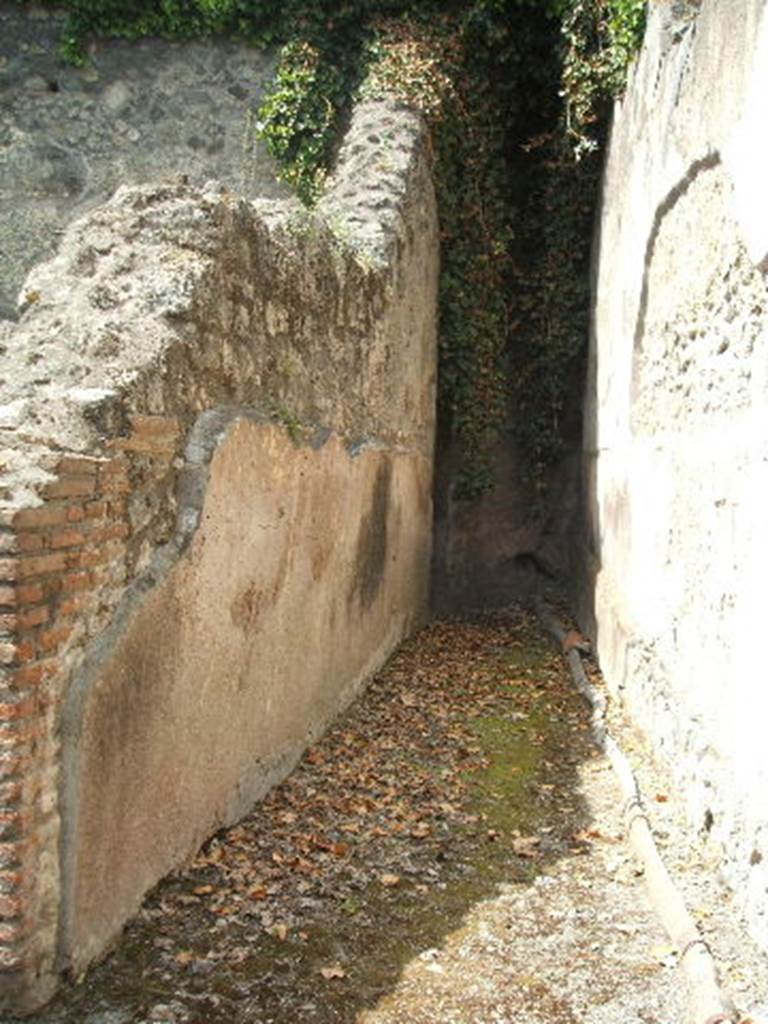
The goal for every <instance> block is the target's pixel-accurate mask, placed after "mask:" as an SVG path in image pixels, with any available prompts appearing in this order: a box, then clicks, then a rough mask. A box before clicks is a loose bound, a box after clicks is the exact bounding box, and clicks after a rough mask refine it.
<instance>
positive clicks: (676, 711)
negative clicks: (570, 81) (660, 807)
mask: <svg viewBox="0 0 768 1024" xmlns="http://www.w3.org/2000/svg"><path fill="white" fill-rule="evenodd" d="M649 17H650V24H649V28H648V33H647V37H646V41H645V45H644V48H643V51H642V55H641V57H640V60H639V63H638V65H637V66H636V68H635V70H634V73H633V75H632V78H631V82H630V86H629V89H628V91H627V94H626V97H625V99H624V100H623V102H621V103H620V104H618V106H617V108H616V111H615V119H614V124H613V130H612V135H611V143H610V151H609V157H608V162H607V167H606V171H605V179H604V184H603V197H602V212H601V216H600V222H599V238H598V243H599V248H598V251H597V254H596V264H595V275H596V280H595V284H596V304H595V313H594V336H593V341H592V352H591V364H590V385H589V388H588V401H587V418H586V435H587V453H586V454H587V459H586V483H587V494H588V499H589V505H590V508H589V513H590V520H591V523H590V531H591V535H590V537H589V538H588V546H589V549H590V554H589V563H590V565H589V576H590V579H591V582H592V584H593V590H592V594H591V597H593V600H592V601H591V606H590V607H585V614H586V617H587V618H590V617H591V618H592V619H593V622H594V623H596V628H597V637H598V649H599V657H600V663H601V666H602V669H603V671H604V673H605V677H606V680H607V683H608V685H609V686H610V688H611V689H612V691H613V692H614V693H615V694H617V695H620V696H621V698H622V699H623V701H624V702H625V703H626V705H627V706H628V708H629V710H630V711H631V713H632V715H633V717H634V719H635V720H636V721H637V722H638V723H639V725H640V726H641V727H642V729H643V730H644V732H645V733H646V734H647V736H648V737H649V738H650V739H651V741H652V744H653V746H654V748H655V750H656V751H657V753H658V755H659V756H660V757H662V758H663V759H665V760H666V761H667V762H668V763H669V764H670V765H671V767H672V769H673V771H674V774H675V777H676V779H677V782H678V784H679V792H680V795H681V798H682V799H683V800H684V801H685V804H686V807H687V810H688V813H689V818H690V823H691V828H692V830H695V831H697V832H698V833H699V834H700V836H701V840H702V843H703V844H705V846H707V847H708V848H709V854H708V855H709V856H712V857H714V858H716V859H717V860H718V861H719V864H720V869H721V871H722V872H723V874H724V875H725V877H726V878H727V879H728V880H729V881H730V883H731V885H732V886H733V888H734V890H735V898H736V903H737V905H738V907H739V909H740V910H741V912H742V913H743V914H744V915H745V916H746V918H747V919H748V921H749V924H750V927H751V929H752V931H753V933H754V935H755V937H756V938H757V939H758V941H759V942H761V943H762V945H763V946H765V947H767V948H768V763H767V762H766V759H765V755H764V750H765V736H764V733H765V722H766V720H768V697H767V696H766V687H765V669H764V667H763V662H764V659H763V655H762V653H761V650H760V648H759V645H758V643H757V641H758V640H759V638H760V636H761V619H762V617H763V608H764V605H765V598H764V591H765V585H766V579H767V578H768V532H767V531H766V528H765V498H766V495H767V494H768V277H766V270H768V260H766V256H768V192H766V189H765V180H766V179H765V168H766V158H767V157H768V143H767V142H766V139H767V138H768V136H766V132H765V110H766V108H765V97H766V96H767V95H768V12H766V5H765V3H764V0H733V2H729V3H722V2H719V0H703V2H701V4H694V3H680V4H668V3H652V4H650V6H649Z"/></svg>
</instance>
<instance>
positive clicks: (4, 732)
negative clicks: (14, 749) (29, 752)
mask: <svg viewBox="0 0 768 1024" xmlns="http://www.w3.org/2000/svg"><path fill="white" fill-rule="evenodd" d="M41 735H42V726H41V725H40V723H39V721H37V720H36V719H35V720H33V719H29V718H19V719H14V720H13V721H11V722H5V721H3V720H2V719H1V718H0V740H8V741H13V745H14V746H17V745H18V744H20V743H28V742H30V741H31V740H36V739H39V738H40V736H41Z"/></svg>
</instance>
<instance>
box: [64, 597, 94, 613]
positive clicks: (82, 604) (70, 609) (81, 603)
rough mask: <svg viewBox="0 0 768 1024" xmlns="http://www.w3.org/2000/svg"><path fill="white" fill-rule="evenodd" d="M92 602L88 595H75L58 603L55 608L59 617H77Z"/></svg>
mask: <svg viewBox="0 0 768 1024" xmlns="http://www.w3.org/2000/svg"><path fill="white" fill-rule="evenodd" d="M91 600H92V598H91V595H90V594H76V595H75V596H74V597H67V598H65V599H64V600H63V601H60V602H59V604H58V607H57V611H58V613H59V615H77V613H78V612H80V611H82V610H83V608H86V607H87V606H88V604H89V602H90V601H91Z"/></svg>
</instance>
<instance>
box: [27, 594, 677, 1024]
mask: <svg viewBox="0 0 768 1024" xmlns="http://www.w3.org/2000/svg"><path fill="white" fill-rule="evenodd" d="M615 805H616V795H615V791H614V790H613V788H612V781H611V777H610V772H609V771H608V769H607V767H606V765H605V763H604V761H603V759H602V758H601V757H599V756H598V754H597V752H596V751H595V749H594V748H593V746H592V743H591V740H590V737H589V728H588V716H587V711H586V708H585V707H584V705H583V704H582V702H581V700H580V698H579V697H578V696H577V695H576V694H575V692H574V690H573V688H572V686H571V684H570V681H569V678H568V675H567V671H566V669H565V666H564V664H563V661H562V659H561V657H560V656H559V653H557V652H555V651H554V650H553V649H552V648H551V647H550V646H549V644H548V642H547V640H546V639H545V637H544V636H543V635H542V633H541V631H540V629H539V627H538V625H537V624H536V623H535V622H534V621H533V620H531V618H529V617H528V616H527V614H526V613H524V612H521V611H517V610H507V611H505V612H504V613H503V614H494V615H493V616H485V617H481V618H477V619H473V620H464V621H443V622H435V623H433V624H432V625H430V626H428V627H427V628H426V629H424V630H423V631H422V632H421V633H419V634H418V635H417V636H416V637H414V638H412V639H411V640H409V641H408V642H406V643H405V644H403V645H402V646H401V648H400V649H399V650H398V651H397V653H396V654H395V655H394V656H393V657H392V658H391V659H390V661H389V662H388V664H387V665H386V666H385V667H384V668H383V669H382V671H381V672H380V673H379V674H378V675H377V676H376V678H375V679H374V680H373V682H372V683H371V685H370V687H369V688H368V690H367V691H366V694H365V695H364V696H362V697H361V698H360V699H359V700H358V701H357V702H356V704H355V705H354V706H353V707H352V708H351V709H350V710H349V711H348V712H347V713H346V714H345V715H344V716H343V717H342V719H341V720H339V721H338V722H337V724H336V725H335V726H334V727H333V729H332V730H331V731H330V732H329V733H328V734H327V735H326V736H325V737H324V738H323V739H322V740H321V741H320V742H318V743H317V744H316V745H315V746H313V747H312V748H311V749H310V750H308V751H307V753H306V755H305V757H304V759H303V760H302V762H301V763H300V765H299V766H298V768H297V769H296V770H295V771H294V773H293V774H292V775H291V776H290V777H289V778H288V779H287V780H286V781H285V782H284V783H283V784H282V785H280V786H278V787H277V788H276V789H275V790H273V791H272V792H271V793H270V794H269V795H268V796H267V797H266V798H265V799H264V800H263V801H262V802H261V803H260V804H259V805H258V806H257V807H256V808H255V809H254V811H253V812H252V814H251V815H249V816H248V817H247V818H246V819H244V820H243V821H242V822H240V823H239V824H238V825H236V826H234V827H233V828H230V829H228V830H225V831H222V832H221V833H219V834H217V835H216V836H214V837H213V838H212V839H211V840H210V841H209V842H208V843H207V844H206V845H205V846H204V848H203V849H202V850H201V852H200V854H199V855H198V856H197V858H196V859H195V860H194V862H193V863H191V864H190V865H188V866H186V867H185V868H184V869H183V870H181V871H179V872H177V873H176V874H175V875H173V876H172V877H170V878H168V879H166V880H165V881H164V882H162V883H161V884H160V885H159V886H158V887H157V888H156V889H155V890H154V892H153V893H151V894H150V896H149V897H148V899H147V900H146V902H145V905H144V907H143V908H142V910H141V912H140V914H139V915H138V917H137V918H136V919H135V920H134V921H133V922H131V923H130V924H129V925H128V926H127V927H126V929H125V932H124V935H123V938H122V940H121V941H120V942H119V944H118V945H117V948H116V949H115V950H114V952H113V953H112V954H111V956H110V957H109V958H108V959H106V960H105V961H104V962H102V963H101V964H100V965H98V966H96V967H95V968H94V969H92V970H91V971H89V972H88V973H87V975H86V976H85V978H84V979H83V980H82V981H81V982H80V983H79V984H70V985H69V986H68V987H66V988H65V989H64V991H62V992H61V993H60V995H59V996H58V997H57V998H56V1000H55V1001H54V1002H53V1003H52V1004H51V1005H50V1006H49V1007H48V1008H47V1009H46V1010H45V1011H43V1012H42V1013H40V1014H38V1015H37V1016H36V1017H35V1018H33V1019H34V1020H35V1021H37V1022H38V1024H75V1022H77V1024H141V1022H160V1021H165V1022H170V1024H173V1022H178V1024H202V1022H206V1024H245V1022H248V1024H293V1022H295V1021H299V1020H300V1021H302V1022H303V1024H331V1022H350V1024H351V1022H357V1024H395V1022H401V1021H402V1022H406V1021H407V1022H409V1024H414V1022H423V1024H432V1022H434V1024H437V1022H441V1024H445V1022H449V1021H456V1022H460V1024H470V1022H483V1024H486V1022H506V1021H509V1022H512V1021H518V1020H520V1019H521V1016H520V1015H521V1014H522V1015H523V1016H522V1019H525V1020H526V1022H533V1024H535V1022H537V1021H542V1022H543V1021H546V1022H548V1024H558V1022H563V1024H572V1022H584V1024H609V1022H615V1024H635V1022H636V1024H677V1022H679V1021H680V1020H682V1019H683V1012H682V1008H681V1006H680V1005H679V1004H678V994H677V986H676V984H675V982H674V979H673V974H674V972H673V971H670V969H669V958H668V957H667V959H666V960H665V959H664V955H661V954H660V952H659V951H660V950H661V951H662V952H663V949H664V946H663V944H664V938H663V935H661V934H660V933H659V929H658V926H657V925H656V923H655V921H654V919H653V917H652V915H651V914H650V912H649V911H648V910H647V908H646V906H645V901H644V897H643V893H642V889H641V887H640V881H639V880H638V878H637V876H636V873H635V871H634V869H633V867H632V865H631V863H630V862H629V860H628V859H627V857H626V855H625V854H624V852H623V846H622V844H621V836H620V832H619V829H620V826H619V823H618V809H617V808H616V806H615ZM654 950H655V952H654ZM665 955H666V954H665Z"/></svg>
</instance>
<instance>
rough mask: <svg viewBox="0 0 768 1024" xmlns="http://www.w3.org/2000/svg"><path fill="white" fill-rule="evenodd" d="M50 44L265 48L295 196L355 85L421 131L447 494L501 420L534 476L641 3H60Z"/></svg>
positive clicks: (568, 365)
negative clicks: (62, 14)
mask: <svg viewBox="0 0 768 1024" xmlns="http://www.w3.org/2000/svg"><path fill="white" fill-rule="evenodd" d="M59 6H61V4H60V5H59ZM63 6H64V7H65V8H66V9H67V11H68V12H69V19H68V22H67V25H66V28H65V31H64V34H63V38H62V51H63V53H64V55H65V56H66V57H67V58H68V59H69V60H71V61H74V62H82V61H84V60H85V49H84V40H85V39H86V38H87V36H88V35H89V34H91V33H98V34H104V35H116V36H123V37H127V38H136V37H139V36H143V35H147V34H158V35H165V36H170V37H174V38H190V37H200V36H205V35H210V34H213V33H222V32H226V33H228V34H235V35H238V36H240V37H242V38H243V39H245V40H247V41H249V42H252V43H253V44H255V45H259V46H274V45H279V46H281V50H280V57H279V61H278V66H277V72H276V77H275V81H274V85H273V87H272V89H271V92H270V94H269V96H268V97H267V99H266V101H265V102H264V104H263V105H262V108H261V110H260V111H259V114H258V118H257V130H258V131H259V133H260V134H261V136H262V138H263V139H264V140H265V141H266V143H267V145H268V147H269V148H270V150H271V151H272V153H273V154H274V155H275V157H276V158H277V160H278V161H279V164H280V166H281V168H282V174H283V176H284V178H285V180H286V181H287V182H289V183H290V184H291V185H292V186H293V187H294V188H295V190H296V192H297V193H298V195H299V196H300V198H301V199H302V200H303V201H304V202H305V203H306V204H307V205H310V206H311V205H312V204H313V203H314V202H315V201H316V200H317V198H318V197H319V195H320V194H321V192H322V189H323V186H324V183H325V177H326V174H327V172H328V169H329V167H330V164H331V162H332V159H333V155H334V150H335V146H336V144H337V141H338V138H339V135H340V132H341V130H342V128H343V124H344V119H345V116H346V114H347V112H348V111H349V109H350V107H351V104H352V102H353V100H354V98H355V97H356V96H357V95H359V92H360V89H361V86H363V83H365V84H364V86H363V88H364V89H365V90H366V91H367V93H368V94H374V95H375V94H383V93H387V94H389V95H392V94H394V95H395V96H397V97H399V98H400V99H401V100H402V101H403V102H404V103H407V104H409V105H410V106H414V107H416V108H417V109H419V110H420V111H421V112H422V114H423V115H424V117H425V120H426V122H427V124H428V127H429V132H430V137H431V140H432V147H433V152H434V160H435V165H434V166H435V182H436V188H437V192H438V203H439V209H440V219H441V235H442V274H441V280H440V387H439V395H440V412H441V418H442V423H443V425H444V427H445V428H446V429H448V430H449V431H450V433H451V436H453V437H454V438H455V439H456V440H457V441H458V442H459V444H460V445H461V448H462V451H463V468H462V470H461V473H460V478H459V480H458V481H457V488H456V493H457V494H459V495H460V496H464V497H467V498H470V497H475V496H477V495H479V494H482V493H483V492H484V491H485V490H487V489H488V487H490V486H491V485H492V477H491V473H490V461H489V453H490V451H491V449H492V447H493V445H494V443H495V441H496V439H497V438H498V436H499V434H500V432H501V431H502V430H504V429H512V430H513V431H514V432H515V433H516V435H517V437H518V440H519V441H520V443H521V446H522V450H523V452H524V453H525V454H526V455H527V459H528V464H529V469H530V472H531V475H533V476H534V477H539V478H540V477H541V476H542V474H543V472H544V470H546V468H547V466H548V465H550V464H551V463H552V462H553V461H554V460H556V459H557V458H558V456H559V455H560V453H561V451H562V448H563V444H564V430H563V412H564V408H565V405H566V398H567V394H568V391H569V390H572V389H573V387H574V385H575V384H576V386H578V382H579V381H580V379H581V363H582V361H583V354H584V350H585V345H586V339H587V331H588V306H589V288H588V258H589V244H590V239H591V233H592V232H591V220H592V211H593V206H594V200H595V197H596V189H597V179H598V169H599V165H598V156H597V150H598V148H599V143H600V137H601V130H602V125H603V124H604V114H605V113H606V111H607V109H608V104H609V101H610V99H611V97H613V96H615V95H616V94H617V93H619V92H620V91H621V89H622V87H623V83H624V80H625V76H626V71H627V67H628V64H629V62H630V60H631V58H632V56H633V54H634V53H635V52H636V50H637V48H638V47H639V45H640V42H641V40H642V33H643V28H644V18H645V0H443V2H437V0H333V2H332V0H311V2H310V0H263V2H260V3H258V4H256V3H253V2H250V0H163V2H162V3H161V4H158V3H157V2H156V0H134V2H133V3H131V4H126V3H124V0H66V2H65V3H64V4H63Z"/></svg>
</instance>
